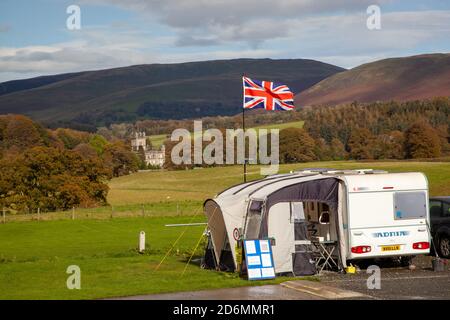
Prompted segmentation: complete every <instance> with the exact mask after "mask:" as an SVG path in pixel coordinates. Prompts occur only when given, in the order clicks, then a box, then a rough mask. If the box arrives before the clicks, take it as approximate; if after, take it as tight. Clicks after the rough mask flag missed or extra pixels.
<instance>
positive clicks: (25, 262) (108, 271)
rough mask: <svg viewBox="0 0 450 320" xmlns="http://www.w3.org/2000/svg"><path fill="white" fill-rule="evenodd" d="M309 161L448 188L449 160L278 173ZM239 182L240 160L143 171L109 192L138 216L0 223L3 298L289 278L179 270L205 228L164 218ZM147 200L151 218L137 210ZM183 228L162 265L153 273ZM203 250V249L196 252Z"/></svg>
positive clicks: (101, 213)
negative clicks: (142, 250) (413, 175)
mask: <svg viewBox="0 0 450 320" xmlns="http://www.w3.org/2000/svg"><path fill="white" fill-rule="evenodd" d="M306 167H330V168H337V169H343V168H348V169H352V168H353V169H354V168H374V169H385V170H389V171H391V172H401V171H422V172H424V173H425V174H426V175H427V177H428V180H429V184H430V193H431V195H448V194H450V183H449V182H450V162H409V161H398V162H396V161H393V162H387V161H385V162H355V161H342V162H337V161H335V162H319V163H318V162H316V163H302V164H292V165H283V166H281V168H280V172H288V171H290V170H295V169H300V168H306ZM249 173H250V175H249V178H250V179H256V178H258V177H260V176H259V167H258V166H249ZM241 181H242V167H240V166H229V167H219V168H205V169H198V170H188V171H185V170H183V171H160V172H158V171H154V172H139V173H135V174H132V175H129V176H124V177H120V178H116V179H113V180H112V181H111V182H110V188H111V190H110V193H109V196H108V201H109V202H110V203H111V204H112V205H113V207H114V208H115V209H114V210H116V213H118V212H122V213H130V214H132V213H135V217H127V216H126V215H125V217H122V218H114V219H111V218H110V212H111V208H110V207H106V208H97V209H84V210H79V209H77V218H76V220H74V221H72V220H69V219H67V218H66V219H65V220H50V221H39V222H38V221H30V222H8V223H6V224H0V244H1V245H0V289H1V290H0V299H14V298H15V299H56V298H61V299H79V298H87V299H91V298H101V297H113V296H123V295H135V294H145V293H160V292H170V291H185V290H200V289H210V288H221V287H235V286H244V285H257V284H265V283H277V282H281V281H285V280H287V278H277V279H276V280H274V281H269V282H249V281H246V280H243V279H240V278H239V277H237V276H236V275H234V274H228V273H220V272H214V271H206V270H202V269H200V268H199V267H198V265H196V264H194V263H192V264H190V265H188V268H187V273H186V274H185V275H184V276H183V277H182V276H181V273H182V271H183V269H184V267H185V265H186V260H187V257H188V255H189V254H190V253H191V252H192V251H193V249H194V247H195V245H196V243H197V241H198V240H199V239H200V237H201V235H202V233H203V229H204V227H203V226H196V227H187V228H186V227H180V228H169V227H165V226H164V224H167V223H184V222H201V221H205V220H204V217H203V215H202V211H201V208H202V202H203V201H204V200H205V199H206V198H209V197H213V196H214V195H215V194H216V193H217V192H219V191H221V190H223V189H224V188H226V187H229V186H230V185H233V184H236V183H239V182H241ZM142 204H145V206H144V208H145V217H142V216H139V215H140V212H141V205H142ZM177 208H178V209H177ZM194 213H196V215H194ZM54 215H55V217H56V216H58V215H59V214H58V213H54ZM66 215H67V213H66ZM43 216H45V215H44V214H43ZM49 217H51V216H49ZM93 218H94V219H93ZM100 218H101V219H100ZM141 230H144V231H145V232H146V234H147V243H148V244H149V250H148V252H146V254H144V255H141V254H138V253H137V252H136V250H135V248H136V246H137V241H138V233H139V231H141ZM185 230H186V231H185ZM184 231H185V233H184V234H183V236H182V238H181V239H180V240H179V242H178V244H177V245H176V246H175V247H174V249H173V251H172V253H171V254H169V255H168V257H167V259H166V260H165V262H164V263H163V264H162V265H161V268H160V269H159V270H158V271H154V269H155V267H156V265H157V264H158V263H159V262H160V261H161V260H162V259H163V257H164V255H165V253H166V252H167V251H168V250H169V249H170V248H171V246H172V244H173V243H174V242H175V240H176V239H177V238H178V237H179V235H180V234H181V233H182V232H184ZM200 248H202V246H200ZM200 255H201V250H198V251H197V252H196V254H195V256H194V258H198V257H199V256H200ZM69 265H78V266H80V268H81V287H82V289H81V290H68V289H67V288H66V279H67V276H68V275H67V274H66V273H65V271H66V268H67V267H68V266H69Z"/></svg>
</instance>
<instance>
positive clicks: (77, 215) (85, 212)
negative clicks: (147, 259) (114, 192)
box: [0, 204, 195, 224]
mask: <svg viewBox="0 0 450 320" xmlns="http://www.w3.org/2000/svg"><path fill="white" fill-rule="evenodd" d="M194 211H195V210H193V206H192V205H191V204H188V205H183V204H176V205H172V206H171V207H170V208H159V207H155V206H153V205H151V204H150V205H149V204H147V205H144V204H142V205H140V206H137V207H136V206H135V207H133V208H123V207H120V206H118V207H117V208H116V207H114V206H105V207H99V208H76V207H73V208H72V209H70V210H65V211H55V212H43V211H41V210H40V208H38V209H37V210H35V211H34V212H30V213H14V212H12V211H10V210H8V209H6V208H3V209H2V210H1V212H0V223H1V224H5V223H10V222H21V221H51V220H82V219H98V220H105V219H116V218H132V217H143V218H145V217H158V216H189V215H192V214H194Z"/></svg>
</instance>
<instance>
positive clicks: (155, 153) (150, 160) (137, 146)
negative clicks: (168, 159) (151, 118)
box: [131, 132, 166, 168]
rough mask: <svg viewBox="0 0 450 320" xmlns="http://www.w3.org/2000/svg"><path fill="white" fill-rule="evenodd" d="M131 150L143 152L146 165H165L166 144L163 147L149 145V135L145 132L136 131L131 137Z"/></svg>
mask: <svg viewBox="0 0 450 320" xmlns="http://www.w3.org/2000/svg"><path fill="white" fill-rule="evenodd" d="M131 150H133V151H134V152H143V154H144V161H145V164H146V165H151V166H154V167H161V168H162V166H163V165H164V161H165V154H166V149H165V146H164V144H163V145H162V146H161V148H160V149H159V150H158V149H152V148H150V147H148V146H147V136H146V135H145V133H144V132H136V133H135V134H134V138H133V139H131Z"/></svg>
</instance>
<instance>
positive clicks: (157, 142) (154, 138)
mask: <svg viewBox="0 0 450 320" xmlns="http://www.w3.org/2000/svg"><path fill="white" fill-rule="evenodd" d="M303 124H304V121H293V122H286V123H280V124H266V125H261V126H257V127H253V129H255V130H256V131H257V132H258V131H259V129H280V130H282V129H286V128H302V127H303ZM167 136H168V135H167V134H154V135H151V136H149V139H150V141H151V142H152V146H153V147H154V148H159V147H161V145H162V144H163V142H164V141H165V140H166V139H167ZM194 138H196V137H195V136H194Z"/></svg>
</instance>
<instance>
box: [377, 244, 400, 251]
mask: <svg viewBox="0 0 450 320" xmlns="http://www.w3.org/2000/svg"><path fill="white" fill-rule="evenodd" d="M397 250H400V246H399V245H395V246H381V251H397Z"/></svg>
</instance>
